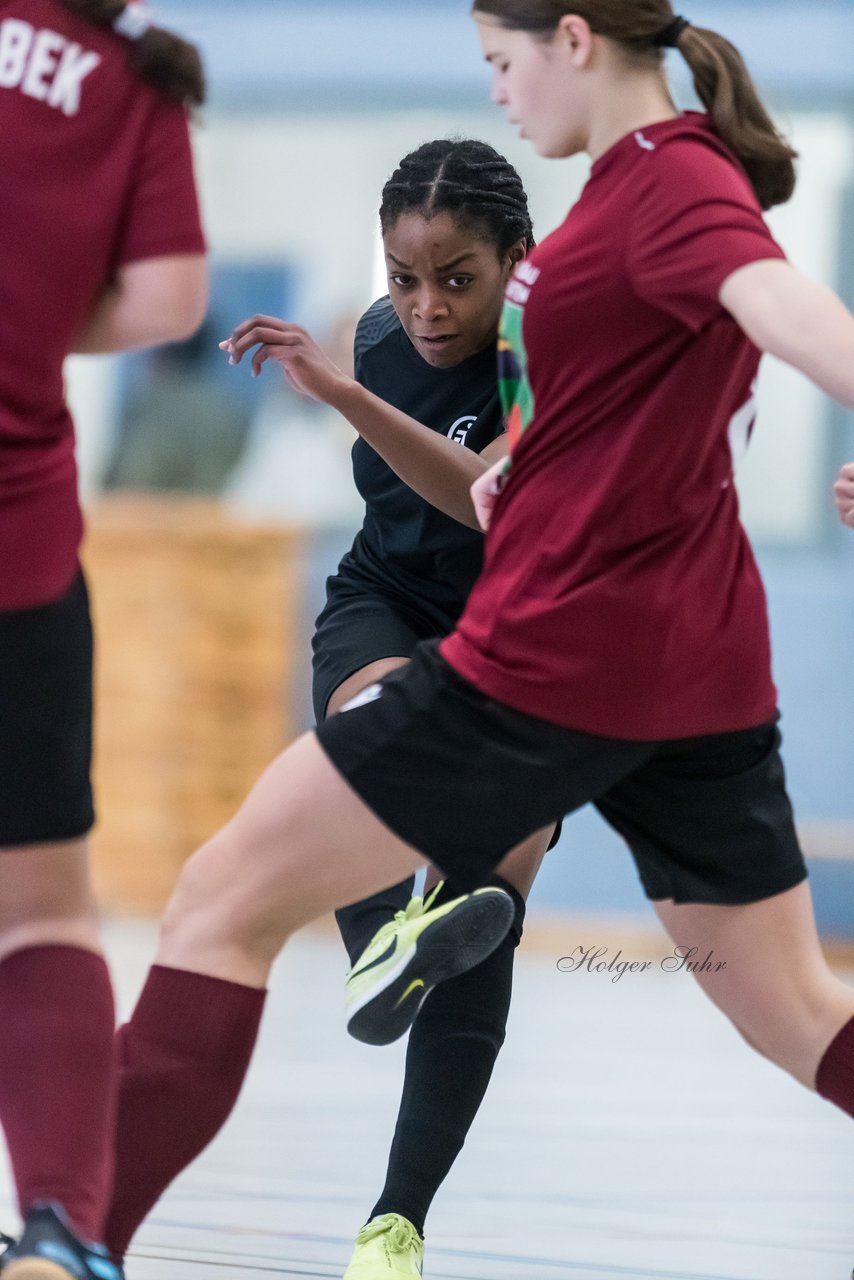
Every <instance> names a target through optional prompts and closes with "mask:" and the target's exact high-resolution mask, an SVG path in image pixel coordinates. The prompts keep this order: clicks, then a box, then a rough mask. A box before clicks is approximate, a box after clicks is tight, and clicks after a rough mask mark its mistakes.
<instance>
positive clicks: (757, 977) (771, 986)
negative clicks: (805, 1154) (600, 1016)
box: [653, 882, 854, 1089]
mask: <svg viewBox="0 0 854 1280" xmlns="http://www.w3.org/2000/svg"><path fill="white" fill-rule="evenodd" d="M653 905H654V906H655V909H656V911H657V912H658V915H659V918H660V919H661V921H662V923H663V924H664V926H665V928H666V929H667V932H668V933H669V934H670V937H671V938H672V939H673V942H674V943H675V944H676V945H677V946H678V947H690V948H696V953H695V955H694V957H693V959H694V960H695V961H696V962H697V963H699V964H701V965H702V963H703V962H704V961H705V959H706V957H707V956H708V954H709V952H713V953H714V954H713V957H712V960H711V970H710V971H708V970H707V971H706V972H697V973H695V977H696V978H697V981H698V982H699V983H700V986H701V987H702V988H703V990H704V991H705V992H706V994H707V995H708V996H709V997H710V999H711V1000H713V1001H714V1003H715V1004H716V1005H717V1006H718V1008H719V1009H721V1010H722V1011H723V1012H724V1013H725V1014H726V1015H727V1017H728V1018H729V1019H730V1020H731V1021H732V1022H733V1023H734V1025H735V1026H736V1027H737V1029H738V1030H739V1031H740V1032H741V1034H742V1035H743V1036H744V1038H745V1040H747V1041H748V1043H749V1044H751V1045H752V1046H753V1048H755V1049H757V1050H758V1051H759V1052H760V1053H762V1054H764V1055H765V1056H766V1057H767V1058H770V1059H771V1060H772V1061H773V1062H776V1063H777V1065H778V1066H781V1067H783V1068H784V1069H785V1070H786V1071H789V1072H790V1073H791V1074H792V1075H793V1076H794V1077H795V1078H796V1079H797V1080H800V1082H801V1083H802V1084H804V1085H806V1086H807V1087H808V1088H810V1089H812V1088H814V1087H815V1077H816V1071H817V1069H818V1065H819V1063H820V1061H821V1059H822V1057H823V1055H824V1052H825V1050H826V1049H827V1047H828V1045H829V1044H830V1042H831V1041H832V1040H833V1039H834V1038H835V1036H836V1035H837V1034H838V1032H839V1031H840V1029H841V1028H842V1027H843V1026H844V1025H845V1023H846V1022H847V1021H848V1020H849V1019H850V1018H851V1017H854V990H852V989H851V988H850V987H847V986H846V985H845V983H843V982H841V981H840V980H839V979H838V978H836V977H835V976H834V974H833V973H831V971H830V969H829V968H828V965H827V962H826V960H825V958H824V955H823V954H822V950H821V944H820V942H819V938H818V933H817V931H816V927H815V916H814V914H813V907H812V895H811V893H810V889H809V885H808V884H807V883H806V882H805V883H803V884H800V885H797V886H796V887H795V888H794V889H789V890H787V891H786V892H785V893H780V894H777V895H776V896H775V897H773V898H766V899H765V900H764V901H763V902H755V903H750V904H749V905H746V906H736V907H733V906H708V905H700V904H683V905H676V904H675V903H673V902H670V901H667V902H656V903H654V904H653ZM721 962H723V963H725V965H726V967H725V968H723V969H719V970H716V969H715V966H716V965H717V964H719V963H721Z"/></svg>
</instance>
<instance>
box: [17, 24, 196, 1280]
mask: <svg viewBox="0 0 854 1280" xmlns="http://www.w3.org/2000/svg"><path fill="white" fill-rule="evenodd" d="M203 97H204V80H203V74H202V68H201V64H200V61H199V57H198V54H197V52H196V50H195V49H194V48H193V47H192V46H191V45H188V44H186V43H185V42H184V41H182V40H179V39H178V38H177V37H175V36H172V35H171V34H169V33H167V32H165V31H161V30H158V29H156V28H152V27H151V25H150V23H149V19H148V16H147V12H146V11H145V10H144V9H143V7H142V6H141V5H134V4H132V5H129V6H127V7H126V6H125V5H124V4H123V3H119V2H117V0H62V2H60V0H6V3H4V4H3V5H2V6H0V172H2V175H3V179H2V184H3V185H2V194H0V296H2V299H3V305H2V308H0V1024H2V1027H3V1033H2V1036H0V1121H2V1126H3V1129H4V1132H5V1135H6V1141H7V1144H8V1148H9V1155H10V1160H11V1164H12V1170H13V1173H14V1177H15V1183H16V1187H17V1192H18V1198H19V1203H20V1208H21V1213H22V1215H23V1216H24V1220H25V1229H24V1234H23V1236H22V1238H21V1241H20V1242H19V1244H18V1245H16V1246H14V1247H13V1248H11V1249H10V1250H8V1251H7V1252H6V1254H5V1255H4V1257H3V1260H2V1263H0V1267H2V1273H3V1276H4V1280H5V1277H7V1276H8V1277H9V1278H10V1280H14V1277H15V1276H16V1275H20V1276H21V1277H26V1278H27V1280H41V1277H42V1276H44V1277H46V1278H47V1277H51V1278H53V1280H59V1278H60V1277H62V1276H65V1275H66V1274H67V1275H68V1276H74V1277H78V1278H87V1277H90V1276H98V1277H99V1278H100V1280H110V1276H111V1274H112V1272H111V1271H110V1264H109V1262H108V1260H107V1259H106V1257H105V1255H104V1253H103V1251H102V1250H100V1248H99V1247H98V1246H97V1242H98V1241H100V1240H101V1239H102V1238H103V1228H104V1216H105V1212H106V1208H107V1203H108V1199H109V1194H110V1189H111V1179H112V1153H111V1146H112V1137H113V1132H112V1125H113V1112H114V1098H115V1079H114V1077H115V1068H114V1063H113V1038H114V1013H113V1000H112V994H111V990H110V980H109V976H108V973H107V969H106V966H105V963H104V960H103V957H102V954H101V950H100V944H99V940H98V929H97V924H96V919H95V912H94V907H93V903H92V899H91V893H90V887H89V879H88V870H87V832H88V831H89V829H90V827H91V825H92V822H93V816H94V815H93V805H92V793H91V787H90V781H89V766H90V755H91V722H92V638H91V627H90V619H89V609H88V603H87V596H86V585H85V582H84V579H83V576H82V573H81V570H80V565H79V563H78V547H79V543H80V539H81V533H82V522H81V515H80V507H79V504H78V497H77V477H76V470H75V462H74V427H73V424H72V421H71V417H70V415H69V412H68V408H67V405H66V402H65V396H64V386H63V361H64V360H65V357H66V356H67V355H68V354H69V353H71V352H108V351H124V350H128V349H130V348H135V347H144V346H148V345H151V344H153V343H158V342H165V341H174V340H178V339H181V338H184V337H187V336H188V335H189V334H190V333H192V332H193V331H194V330H195V328H196V327H197V326H198V324H199V323H200V321H201V318H202V315H203V313H204V308H205V304H206V295H207V271H206V265H205V256H204V253H205V247H204V240H203V237H202V230H201V226H200V221H199V210H198V202H197V198H196V189H195V183H194V178H193V168H192V162H191V154H190V143H189V133H188V127H187V109H188V107H192V106H195V105H197V104H199V103H201V102H202V100H203ZM115 1274H118V1272H117V1271H116V1272H115Z"/></svg>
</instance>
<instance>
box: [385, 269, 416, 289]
mask: <svg viewBox="0 0 854 1280" xmlns="http://www.w3.org/2000/svg"><path fill="white" fill-rule="evenodd" d="M388 279H389V284H393V285H394V286H395V288H396V289H408V288H409V286H410V285H411V284H413V283H414V281H413V278H412V276H405V275H402V274H401V273H400V272H399V271H395V272H394V273H393V274H392V275H390V276H389V278H388Z"/></svg>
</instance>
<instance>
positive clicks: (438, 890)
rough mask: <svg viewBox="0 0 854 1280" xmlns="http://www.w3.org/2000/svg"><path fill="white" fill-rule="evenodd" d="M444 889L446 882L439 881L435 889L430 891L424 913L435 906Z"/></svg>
mask: <svg viewBox="0 0 854 1280" xmlns="http://www.w3.org/2000/svg"><path fill="white" fill-rule="evenodd" d="M444 887H445V881H444V880H439V881H438V882H437V883H436V884H434V885H433V888H432V889H431V890H430V892H429V893H428V894H427V897H426V898H425V899H424V905H423V907H422V913H423V912H424V911H429V910H430V908H431V907H432V906H433V903H434V902H435V901H436V899H437V898H438V896H439V894H440V893H441V892H442V890H443V889H444Z"/></svg>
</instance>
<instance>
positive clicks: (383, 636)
mask: <svg viewBox="0 0 854 1280" xmlns="http://www.w3.org/2000/svg"><path fill="white" fill-rule="evenodd" d="M326 593H327V599H326V606H325V608H324V610H323V612H322V613H321V614H320V617H319V618H318V619H317V622H316V623H315V629H314V638H313V639H312V642H311V647H312V651H313V663H312V665H313V680H312V700H313V703H314V715H315V719H316V720H317V722H318V724H319V723H320V721H321V720H323V719H324V717H325V715H326V708H327V706H328V705H329V699H330V698H331V697H332V695H333V693H334V692H335V690H336V689H337V688H339V687H340V686H341V685H342V684H343V683H344V681H345V680H347V679H349V677H350V676H352V675H353V674H354V673H355V672H356V671H360V670H361V668H362V667H366V666H368V664H369V663H371V662H379V661H380V659H381V658H408V657H409V655H410V654H411V653H412V652H413V651H414V650H415V648H416V646H417V645H418V644H419V643H420V641H422V640H434V639H441V637H442V636H446V635H448V634H449V633H450V632H451V631H453V629H454V626H455V623H456V619H455V618H452V617H450V616H448V615H446V614H444V613H441V612H439V611H438V610H436V609H433V608H428V607H426V606H425V608H424V609H423V610H422V609H415V608H414V607H412V606H410V605H409V604H407V603H406V602H405V601H403V600H401V599H399V598H398V597H396V596H393V595H390V594H389V595H386V594H385V593H383V592H382V591H381V590H380V589H379V588H378V587H373V586H368V585H365V586H361V585H360V584H359V583H358V582H350V581H349V580H348V579H347V578H343V577H340V576H336V577H333V578H330V579H329V581H328V582H327V584H326Z"/></svg>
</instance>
